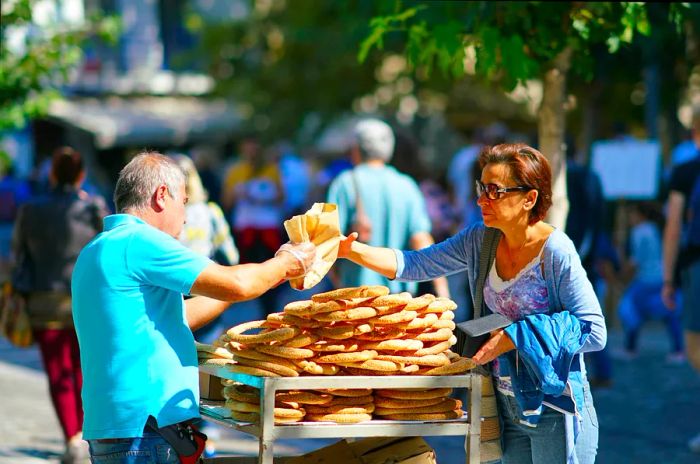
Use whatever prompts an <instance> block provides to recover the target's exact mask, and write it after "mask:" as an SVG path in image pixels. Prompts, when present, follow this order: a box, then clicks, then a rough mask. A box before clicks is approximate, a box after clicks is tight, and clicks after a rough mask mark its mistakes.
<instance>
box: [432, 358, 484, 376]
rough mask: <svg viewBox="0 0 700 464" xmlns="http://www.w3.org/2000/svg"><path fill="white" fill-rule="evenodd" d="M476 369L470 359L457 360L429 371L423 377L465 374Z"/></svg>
mask: <svg viewBox="0 0 700 464" xmlns="http://www.w3.org/2000/svg"><path fill="white" fill-rule="evenodd" d="M475 367H476V363H475V362H474V361H472V360H471V359H470V358H459V359H457V360H454V361H452V362H451V363H450V364H447V365H446V366H440V367H436V368H434V369H430V370H429V371H428V372H426V373H425V375H452V374H461V373H462V372H467V371H470V370H472V369H474V368H475Z"/></svg>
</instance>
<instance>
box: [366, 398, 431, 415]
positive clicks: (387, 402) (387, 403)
mask: <svg viewBox="0 0 700 464" xmlns="http://www.w3.org/2000/svg"><path fill="white" fill-rule="evenodd" d="M443 399H444V397H437V398H425V399H422V400H416V399H411V400H397V399H396V398H385V397H383V396H375V397H374V405H375V406H376V407H378V408H385V409H412V408H422V407H423V406H432V405H434V404H438V403H441V402H442V400H443ZM405 412H411V411H405Z"/></svg>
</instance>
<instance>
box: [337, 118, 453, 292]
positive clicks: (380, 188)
mask: <svg viewBox="0 0 700 464" xmlns="http://www.w3.org/2000/svg"><path fill="white" fill-rule="evenodd" d="M353 133H354V137H355V139H354V144H353V146H352V149H351V157H352V160H353V164H354V166H355V167H354V168H353V169H351V170H348V171H345V172H343V173H341V174H340V175H339V176H338V177H337V178H336V179H335V180H334V181H333V182H332V183H331V186H330V188H329V190H328V202H329V203H335V204H337V205H338V213H339V216H340V230H341V232H343V233H345V234H349V233H351V232H358V233H359V235H360V237H361V240H362V241H363V242H367V243H369V244H371V245H373V246H381V247H389V248H399V249H404V248H410V249H414V250H419V249H421V248H425V247H427V246H430V245H431V244H433V243H434V240H433V237H432V236H431V235H430V230H431V224H430V218H429V217H428V213H427V210H426V207H425V201H424V199H423V195H422V194H421V192H420V190H419V189H418V186H417V185H416V182H415V181H414V180H413V179H411V178H410V177H409V176H407V175H405V174H402V173H400V172H399V171H397V170H396V169H395V168H393V167H391V166H387V163H388V162H389V160H390V159H391V157H392V155H393V153H394V145H395V137H394V132H393V130H392V129H391V127H389V125H388V124H387V123H385V122H383V121H380V120H379V119H364V120H362V121H360V122H358V123H357V124H356V125H355V128H354V132H353ZM335 269H336V270H337V274H338V280H339V282H338V285H339V286H341V287H356V286H360V285H385V286H387V287H389V288H390V289H391V292H392V293H399V292H403V291H408V292H411V293H415V292H416V289H417V285H416V284H415V283H408V282H397V281H393V280H389V279H387V278H386V277H384V276H382V275H381V274H378V273H377V272H374V271H372V270H369V269H367V268H364V267H360V266H358V265H356V264H354V263H351V262H349V261H342V262H338V263H337V264H336V266H335ZM434 283H435V293H436V294H438V295H440V296H449V289H448V286H447V280H446V279H445V278H439V279H436V280H435V282H434Z"/></svg>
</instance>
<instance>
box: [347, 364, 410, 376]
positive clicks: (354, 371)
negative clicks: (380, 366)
mask: <svg viewBox="0 0 700 464" xmlns="http://www.w3.org/2000/svg"><path fill="white" fill-rule="evenodd" d="M343 372H345V375H355V376H357V375H361V376H372V377H374V376H377V375H401V371H373V370H370V369H361V368H359V367H350V366H344V367H343Z"/></svg>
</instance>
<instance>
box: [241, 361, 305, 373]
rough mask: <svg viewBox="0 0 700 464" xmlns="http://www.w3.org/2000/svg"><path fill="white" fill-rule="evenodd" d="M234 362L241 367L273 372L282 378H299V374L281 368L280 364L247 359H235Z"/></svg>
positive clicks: (283, 367)
mask: <svg viewBox="0 0 700 464" xmlns="http://www.w3.org/2000/svg"><path fill="white" fill-rule="evenodd" d="M236 361H238V364H240V365H242V366H249V367H257V368H258V369H264V370H266V371H270V372H274V373H275V374H279V375H281V376H282V377H299V372H297V370H296V369H290V368H289V367H286V366H283V365H281V364H276V363H272V362H268V361H260V360H257V359H248V358H236ZM295 367H296V366H295Z"/></svg>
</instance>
